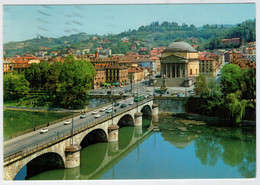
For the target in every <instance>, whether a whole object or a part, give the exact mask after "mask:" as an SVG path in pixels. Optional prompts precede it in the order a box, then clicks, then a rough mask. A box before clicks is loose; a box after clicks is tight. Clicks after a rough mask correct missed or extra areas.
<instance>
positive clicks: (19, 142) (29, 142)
mask: <svg viewBox="0 0 260 185" xmlns="http://www.w3.org/2000/svg"><path fill="white" fill-rule="evenodd" d="M140 91H141V92H145V89H143V88H140ZM133 99H134V98H133V97H129V98H126V99H125V100H120V101H117V102H119V103H120V105H121V104H123V103H124V104H126V105H128V106H129V103H130V102H131V101H133ZM120 105H119V106H117V107H114V106H113V105H112V104H111V105H110V106H111V107H113V108H114V110H116V112H118V111H119V110H120V109H123V108H120ZM133 105H136V102H134V104H133ZM100 109H101V108H99V109H95V111H98V114H100V117H99V118H95V117H94V115H92V112H93V111H94V110H93V111H91V112H87V113H86V118H84V119H80V116H76V117H74V118H73V127H74V128H76V127H78V126H80V125H83V124H86V123H89V125H90V124H91V122H92V121H94V120H97V121H98V119H103V118H105V117H107V116H108V115H109V114H110V115H111V114H112V113H106V112H100ZM48 129H49V131H48V132H47V133H45V134H41V133H40V130H36V131H34V132H31V133H28V134H25V135H22V136H19V137H16V138H13V139H11V140H7V141H5V142H4V157H6V156H9V155H11V154H14V153H16V152H18V151H21V150H23V149H25V148H27V147H30V146H33V145H37V144H38V143H41V142H43V141H44V140H47V139H49V138H52V137H54V136H57V135H58V134H62V133H64V132H68V131H71V129H72V124H69V125H64V121H63V122H59V123H56V124H54V125H51V126H49V127H48Z"/></svg>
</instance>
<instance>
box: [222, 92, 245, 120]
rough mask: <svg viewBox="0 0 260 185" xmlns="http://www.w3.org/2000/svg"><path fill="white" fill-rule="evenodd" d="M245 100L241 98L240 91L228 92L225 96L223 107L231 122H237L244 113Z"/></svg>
mask: <svg viewBox="0 0 260 185" xmlns="http://www.w3.org/2000/svg"><path fill="white" fill-rule="evenodd" d="M247 106H250V105H249V104H248V101H247V100H244V99H242V100H241V91H237V92H236V93H230V94H228V95H227V96H226V98H225V107H226V109H227V110H228V112H229V115H230V118H231V121H232V123H239V122H241V121H242V118H243V117H244V115H245V111H246V107H247Z"/></svg>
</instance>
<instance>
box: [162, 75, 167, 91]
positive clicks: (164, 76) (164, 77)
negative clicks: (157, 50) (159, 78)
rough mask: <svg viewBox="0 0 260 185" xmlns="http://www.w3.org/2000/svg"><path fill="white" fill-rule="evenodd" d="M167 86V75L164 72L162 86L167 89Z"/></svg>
mask: <svg viewBox="0 0 260 185" xmlns="http://www.w3.org/2000/svg"><path fill="white" fill-rule="evenodd" d="M166 88H167V86H166V75H165V74H164V75H163V85H162V86H161V89H166Z"/></svg>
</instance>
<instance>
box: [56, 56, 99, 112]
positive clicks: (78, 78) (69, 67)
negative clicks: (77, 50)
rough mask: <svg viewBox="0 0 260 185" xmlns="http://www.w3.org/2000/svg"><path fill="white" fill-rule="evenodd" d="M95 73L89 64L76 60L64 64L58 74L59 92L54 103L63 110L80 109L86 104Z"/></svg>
mask: <svg viewBox="0 0 260 185" xmlns="http://www.w3.org/2000/svg"><path fill="white" fill-rule="evenodd" d="M95 74H96V71H95V69H94V67H93V65H92V64H91V63H90V62H87V61H83V60H78V61H76V62H72V63H65V64H64V65H63V68H62V70H61V74H60V82H61V84H60V90H59V91H58V92H57V95H56V101H55V102H57V103H59V104H60V105H61V106H62V107H64V108H69V107H72V108H74V109H75V108H81V107H83V106H84V105H85V104H86V101H87V91H88V90H89V89H90V88H91V86H92V83H93V77H94V75H95Z"/></svg>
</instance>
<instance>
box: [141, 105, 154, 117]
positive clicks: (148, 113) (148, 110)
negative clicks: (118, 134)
mask: <svg viewBox="0 0 260 185" xmlns="http://www.w3.org/2000/svg"><path fill="white" fill-rule="evenodd" d="M140 112H142V113H143V116H145V117H150V116H151V115H152V108H151V106H150V105H145V106H143V107H142V108H141V111H140Z"/></svg>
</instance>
